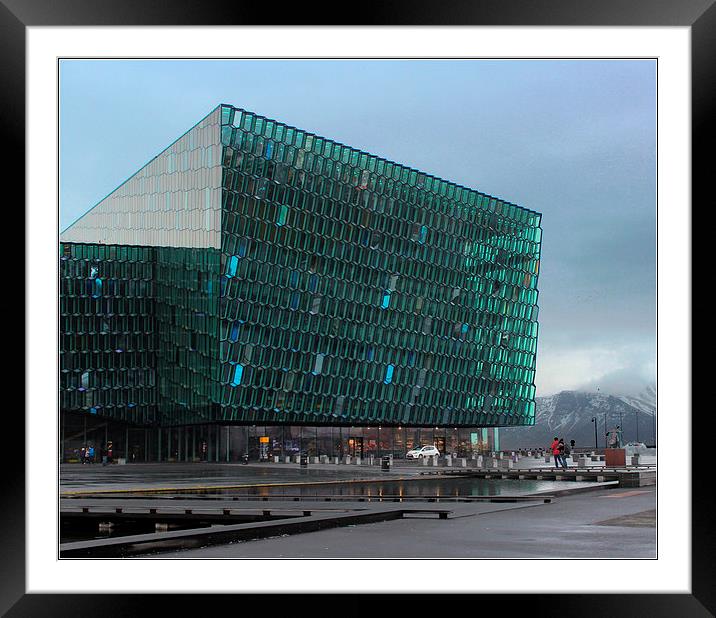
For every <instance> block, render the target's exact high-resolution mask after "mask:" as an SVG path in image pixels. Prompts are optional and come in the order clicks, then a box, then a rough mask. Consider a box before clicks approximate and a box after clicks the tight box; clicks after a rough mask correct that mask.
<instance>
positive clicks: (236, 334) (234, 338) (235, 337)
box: [229, 320, 243, 343]
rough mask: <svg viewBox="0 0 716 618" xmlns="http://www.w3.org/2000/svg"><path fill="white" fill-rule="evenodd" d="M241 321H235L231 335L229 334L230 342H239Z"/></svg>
mask: <svg viewBox="0 0 716 618" xmlns="http://www.w3.org/2000/svg"><path fill="white" fill-rule="evenodd" d="M242 323H243V322H242V321H241V320H234V322H233V324H232V325H231V333H230V334H229V341H231V342H232V343H236V342H237V341H238V340H239V329H240V328H241V324H242Z"/></svg>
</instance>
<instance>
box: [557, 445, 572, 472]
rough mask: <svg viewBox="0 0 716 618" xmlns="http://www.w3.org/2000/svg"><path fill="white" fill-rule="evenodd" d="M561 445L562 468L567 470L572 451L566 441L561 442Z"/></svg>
mask: <svg viewBox="0 0 716 618" xmlns="http://www.w3.org/2000/svg"><path fill="white" fill-rule="evenodd" d="M559 442H560V445H561V447H562V453H561V456H562V466H564V469H565V470H566V469H567V467H568V466H567V457H569V456H570V455H571V454H572V449H570V448H569V446H568V445H567V444H566V443H565V442H564V440H560V441H559Z"/></svg>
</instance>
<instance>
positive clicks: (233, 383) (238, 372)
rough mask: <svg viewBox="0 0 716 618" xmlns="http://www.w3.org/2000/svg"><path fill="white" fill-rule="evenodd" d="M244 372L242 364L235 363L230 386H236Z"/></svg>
mask: <svg viewBox="0 0 716 618" xmlns="http://www.w3.org/2000/svg"><path fill="white" fill-rule="evenodd" d="M243 374H244V366H243V365H236V366H235V367H234V377H233V378H232V379H231V386H238V385H239V384H241V376H242V375H243Z"/></svg>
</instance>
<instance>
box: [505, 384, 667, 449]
mask: <svg viewBox="0 0 716 618" xmlns="http://www.w3.org/2000/svg"><path fill="white" fill-rule="evenodd" d="M536 404H537V406H536V414H535V424H534V426H533V427H509V428H502V429H500V447H501V448H502V449H513V448H532V447H547V446H549V444H550V442H551V441H552V438H553V437H554V436H558V437H560V438H564V439H565V441H566V442H569V440H574V441H575V445H576V446H577V447H594V446H595V439H594V422H592V419H593V418H596V419H597V445H598V446H599V447H603V446H604V438H605V433H606V431H605V422H606V427H607V429H613V428H614V427H615V426H616V425H621V427H622V431H623V437H624V441H625V442H631V441H636V440H638V441H639V442H644V443H646V444H653V443H654V415H655V412H656V389H655V388H654V387H653V386H649V387H648V388H646V389H645V390H644V391H643V392H642V393H639V394H638V395H634V396H631V395H630V396H620V395H607V394H602V393H595V392H581V391H562V392H561V393H557V394H556V395H551V396H549V397H537V399H536Z"/></svg>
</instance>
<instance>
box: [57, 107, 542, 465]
mask: <svg viewBox="0 0 716 618" xmlns="http://www.w3.org/2000/svg"><path fill="white" fill-rule="evenodd" d="M540 219H541V216H540V214H539V213H536V212H533V211H531V210H528V209H525V208H522V207H519V206H516V205H514V204H511V203H509V202H506V201H504V200H501V199H498V198H495V197H492V196H489V195H486V194H484V193H480V192H479V191H476V190H473V189H468V188H466V187H462V186H459V185H456V184H454V183H450V182H447V181H445V180H441V179H439V178H436V177H434V176H430V175H428V174H425V173H422V172H420V171H417V170H414V169H411V168H408V167H405V166H402V165H399V164H396V163H393V162H390V161H387V160H385V159H381V158H379V157H376V156H373V155H370V154H368V153H366V152H362V151H360V150H356V149H354V148H350V147H348V146H345V145H343V144H339V143H337V142H334V141H331V140H328V139H325V138H322V137H319V136H317V135H313V134H311V133H307V132H304V131H301V130H299V129H296V128H294V127H291V126H287V125H284V124H282V123H280V122H276V121H274V120H269V119H267V118H264V117H261V116H258V115H256V114H252V113H249V112H247V111H245V110H241V109H238V108H235V107H232V106H228V105H220V106H219V107H217V108H216V109H215V110H214V111H212V112H211V113H210V114H209V115H208V116H207V117H206V118H204V119H203V120H202V121H201V122H200V123H199V124H197V125H196V126H195V127H194V128H192V129H191V130H190V131H188V132H187V133H186V134H184V135H183V136H182V137H181V138H180V139H178V140H177V141H176V142H174V143H173V144H172V145H171V146H170V147H169V148H167V149H166V150H165V151H164V152H162V153H161V154H160V155H158V156H157V157H155V158H154V159H152V160H151V161H150V162H149V163H148V164H147V165H146V166H145V167H143V168H142V169H141V170H139V171H138V172H137V174H135V175H134V176H132V177H131V178H130V179H128V180H127V181H126V182H124V183H123V184H122V185H120V186H119V187H118V188H117V189H116V190H115V191H113V192H112V193H111V194H110V195H109V196H107V197H106V198H105V199H104V200H102V201H101V202H100V203H98V204H97V205H96V206H95V207H94V208H92V209H91V210H90V211H89V212H88V213H87V214H85V215H84V216H83V217H81V218H80V219H78V220H77V221H76V222H75V223H74V224H73V225H71V226H70V227H69V228H68V229H67V230H65V231H64V232H63V233H62V235H61V242H60V279H61V281H60V290H61V298H60V314H61V333H60V353H61V363H60V370H61V376H60V390H61V393H60V402H61V410H62V412H63V413H68V414H69V415H70V416H69V417H68V418H72V419H74V420H73V421H72V422H77V419H80V418H82V419H83V423H84V424H85V425H86V423H87V420H86V419H87V418H90V424H92V423H93V422H95V421H96V419H108V421H109V420H111V421H112V422H114V421H117V422H122V423H125V424H126V425H127V427H128V429H127V430H126V432H125V433H127V432H129V428H132V429H135V428H152V430H156V431H158V432H159V434H158V435H159V436H161V432H162V431H166V432H168V433H167V434H166V435H167V436H169V440H170V443H171V432H172V431H174V432H179V433H181V432H182V428H185V430H184V438H183V439H184V442H186V444H184V445H183V446H184V457H185V458H186V457H188V456H189V443H188V441H189V437H188V435H189V434H188V433H187V431H188V430H186V428H189V427H192V428H194V429H192V431H191V436H192V437H191V440H194V441H196V428H202V429H201V431H200V438H199V443H200V444H201V443H202V442H201V441H202V440H203V439H204V438H203V437H201V436H203V433H202V432H204V430H206V432H208V434H211V430H212V427H213V428H214V434H216V437H215V439H214V441H213V442H212V441H211V440H210V441H209V442H210V445H211V446H213V448H214V450H215V451H216V452H215V454H214V455H215V457H219V455H220V452H219V443H220V440H221V439H222V438H221V435H222V434H221V431H225V432H226V433H225V437H224V438H223V440H224V442H225V448H226V453H227V454H226V457H227V458H230V452H231V442H232V440H231V436H232V431H234V433H236V432H237V431H239V429H240V428H238V427H236V425H244V426H246V427H251V428H256V427H263V428H264V429H263V430H262V432H263V433H262V436H259V437H263V438H267V439H266V440H263V441H262V442H261V444H262V445H264V446H263V447H262V448H263V449H264V450H266V449H268V450H270V451H274V450H275V448H274V446H273V444H274V442H276V441H277V440H278V442H280V444H281V447H280V450H281V452H282V453H284V452H285V451H287V450H289V451H290V450H291V448H292V446H290V445H291V444H293V442H295V438H294V437H293V436H292V435H291V436H289V437H287V436H286V432H289V433H290V434H292V433H295V431H294V430H296V429H298V430H299V433H300V441H301V442H302V441H303V439H304V435H303V434H304V433H306V430H308V429H309V428H311V427H312V428H314V429H315V436H314V439H313V442H314V443H315V445H316V448H317V449H318V445H319V444H324V446H323V447H321V448H320V449H318V450H323V451H331V452H332V451H335V449H336V448H337V447H336V444H338V443H340V445H341V450H342V451H343V452H345V450H346V449H348V450H350V448H351V445H350V444H349V442H348V440H351V439H352V440H353V442H352V445H353V448H356V446H357V445H358V444H359V443H360V445H361V448H368V444H372V445H375V446H377V448H378V449H379V450H391V449H395V444H396V440H397V443H398V445H399V449H400V450H405V449H406V447H409V446H412V443H415V441H416V440H423V439H424V438H423V437H415V436H413V434H412V433H411V434H410V435H409V432H413V433H414V432H415V431H418V430H422V431H423V432H425V431H427V430H428V428H429V430H430V431H431V432H433V435H432V437H431V438H430V440H436V439H437V438H436V435H437V434H440V431H441V428H442V429H445V431H444V432H443V433H442V434H440V435H441V436H442V438H441V440H444V446H445V448H446V449H448V450H449V449H450V448H453V449H454V452H457V451H458V450H460V444H463V446H465V447H466V448H467V445H473V446H474V445H476V444H484V443H486V442H487V441H488V435H487V434H485V430H487V428H494V427H501V426H511V425H530V424H533V423H534V411H535V410H534V406H535V403H534V397H535V388H534V373H535V361H536V350H537V330H538V326H537V311H538V310H537V296H538V293H537V279H538V272H539V258H540V243H541V228H540ZM93 419H94V420H93ZM231 425H233V426H234V427H233V428H231V427H230V426H231ZM224 426H226V427H224ZM371 427H372V428H374V429H377V428H379V427H380V428H381V429H382V430H383V437H382V438H380V437H378V435H376V436H372V434H370V430H369V428H371ZM220 428H222V429H221V431H220ZM269 428H270V429H269ZM322 428H323V429H322ZM340 428H343V429H340ZM351 428H354V429H355V428H358V429H359V430H360V432H361V435H360V436H358V435H355V436H353V437H351V435H350V431H349V430H350V429H351ZM388 428H391V429H388ZM398 428H400V430H398ZM408 428H409V429H408ZM448 428H449V431H448ZM339 429H340V431H339ZM461 430H462V433H461ZM326 431H327V432H328V434H326V433H325V432H326ZM343 431H346V432H347V437H346V439H345V440H344V438H343V435H342V433H343ZM277 432H279V433H280V435H281V438H280V439H278V438H276V436H277V435H279V433H277ZM321 432H323V433H321ZM336 432H338V434H339V435H338V436H336V435H334V434H336ZM366 432H368V434H369V435H366ZM388 432H390V437H389V442H390V446H388V443H387V442H386V440H388V438H387V437H386V436H388ZM450 432H454V433H450ZM65 433H66V432H65ZM239 433H241V432H240V431H239ZM250 433H251V432H250V431H247V432H245V433H243V434H242V435H243V436H244V437H243V440H244V443H245V442H246V440H249V438H250ZM151 435H153V434H151ZM426 435H427V434H426ZM494 435H495V434H494V432H492V431H490V433H489V436H492V438H490V440H492V442H491V444H492V445H493V446H494V445H495V444H494V442H495V440H494ZM306 436H308V437H310V431H309V433H308V434H306ZM475 436H479V438H476V437H475ZM210 437H211V436H210ZM126 439H127V447H126V450H129V438H128V437H127V438H126ZM166 439H167V438H166V437H165V446H166ZM306 439H308V438H306ZM174 441H175V443H176V444H177V445H179V446H182V438H180V437H179V434H176V435H175V440H174ZM448 444H449V445H450V446H449V445H448ZM265 445H269V446H265ZM287 445H289V446H287ZM328 445H333V446H331V447H330V448H329V447H328ZM381 447H382V448H381ZM199 448H200V450H201V446H200V447H199ZM304 448H308V447H306V446H304ZM311 448H313V447H311ZM195 450H196V445H194V446H193V448H192V453H193V454H192V457H195ZM144 451H145V456H148V455H147V451H148V447H147V448H145V449H144ZM222 453H223V451H222ZM326 454H328V452H326ZM207 456H208V455H207ZM177 457H179V453H178V452H177ZM220 458H221V459H222V460H223V455H221V457H220Z"/></svg>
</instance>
